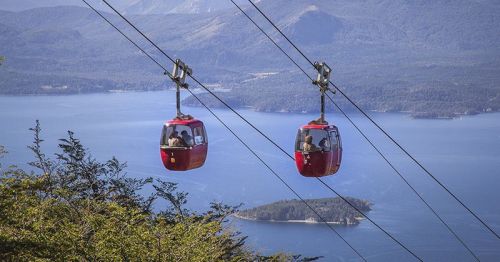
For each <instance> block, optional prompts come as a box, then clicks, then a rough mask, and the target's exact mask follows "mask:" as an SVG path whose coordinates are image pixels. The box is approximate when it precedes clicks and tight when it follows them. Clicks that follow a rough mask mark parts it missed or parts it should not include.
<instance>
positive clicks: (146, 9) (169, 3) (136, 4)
mask: <svg viewBox="0 0 500 262" xmlns="http://www.w3.org/2000/svg"><path fill="white" fill-rule="evenodd" d="M109 2H110V4H112V5H113V6H114V7H116V8H118V9H119V10H121V11H123V12H124V13H126V14H142V15H147V14H170V13H183V14H193V13H205V12H214V11H218V10H222V9H225V8H228V7H231V6H232V4H231V2H229V1H227V0H109ZM89 3H90V4H93V5H95V6H96V7H97V8H99V9H102V10H109V8H107V6H106V5H105V4H104V3H102V2H101V1H100V0H99V1H92V0H89ZM55 6H82V7H86V4H85V3H84V2H82V1H81V0H43V1H40V0H2V5H0V10H6V11H25V10H29V9H33V8H39V7H55Z"/></svg>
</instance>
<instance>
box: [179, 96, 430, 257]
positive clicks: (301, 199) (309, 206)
mask: <svg viewBox="0 0 500 262" xmlns="http://www.w3.org/2000/svg"><path fill="white" fill-rule="evenodd" d="M187 90H188V91H189V93H191V95H192V96H193V97H194V98H196V100H198V102H199V103H200V104H202V105H203V106H204V107H205V108H206V109H207V110H208V111H209V112H210V113H211V114H212V115H213V116H214V117H215V118H216V119H217V120H218V121H219V122H220V123H221V124H222V125H223V126H224V127H225V128H226V129H227V130H228V131H229V132H231V134H233V136H234V137H236V139H238V141H239V142H240V143H241V144H243V146H245V147H246V148H247V149H248V150H249V151H250V152H251V153H252V154H253V155H254V156H255V157H256V158H257V159H258V160H259V161H260V162H261V163H262V164H263V165H264V166H266V168H267V169H269V171H271V173H272V174H273V175H274V176H275V177H276V178H278V179H279V180H280V181H281V183H283V184H284V185H285V186H286V187H287V188H288V189H289V190H290V191H292V192H293V194H294V195H295V196H296V197H298V198H299V199H300V201H301V202H303V203H304V204H305V205H306V206H307V207H308V208H309V209H310V210H311V211H313V212H314V214H316V216H318V217H319V218H320V219H321V220H322V221H323V223H324V224H325V225H327V226H328V227H329V228H330V229H331V230H332V231H333V232H334V233H335V234H336V235H337V236H338V237H340V238H341V239H342V240H343V241H344V242H345V243H346V244H347V245H348V246H349V247H350V248H351V249H352V250H353V251H354V252H355V253H356V254H357V255H358V256H359V257H360V258H361V259H363V261H366V259H365V258H364V257H363V255H361V254H360V253H359V252H358V251H357V250H356V249H355V248H354V247H353V246H352V245H351V244H349V242H347V240H346V239H345V238H344V237H342V235H340V233H339V232H338V231H337V230H335V228H333V227H332V226H331V225H330V224H329V223H328V222H327V221H326V219H325V218H323V217H322V216H321V215H320V214H319V213H318V211H316V210H315V209H314V208H313V207H312V206H311V205H309V203H307V201H306V200H305V199H304V198H302V197H301V196H300V195H299V193H297V191H295V190H294V189H293V188H292V187H291V186H290V185H289V184H288V183H287V182H286V181H285V180H284V179H283V178H282V177H281V176H280V175H279V174H278V173H277V172H276V171H274V169H272V168H271V166H269V165H268V164H267V163H266V162H265V161H264V160H263V159H262V158H261V157H260V156H259V155H258V154H257V153H256V152H255V151H254V150H253V149H252V148H251V147H250V146H249V145H248V144H247V143H246V142H245V141H243V139H242V138H240V137H239V136H238V135H237V134H236V133H235V132H234V131H233V130H232V129H231V128H230V127H229V126H228V125H227V124H226V123H225V122H224V121H223V120H222V119H220V118H219V117H218V116H217V114H215V113H214V112H213V111H212V110H211V109H210V108H209V107H208V106H207V105H206V104H205V103H203V101H201V100H200V98H198V96H197V95H195V94H194V93H193V92H192V91H191V90H189V89H187ZM420 261H422V260H420Z"/></svg>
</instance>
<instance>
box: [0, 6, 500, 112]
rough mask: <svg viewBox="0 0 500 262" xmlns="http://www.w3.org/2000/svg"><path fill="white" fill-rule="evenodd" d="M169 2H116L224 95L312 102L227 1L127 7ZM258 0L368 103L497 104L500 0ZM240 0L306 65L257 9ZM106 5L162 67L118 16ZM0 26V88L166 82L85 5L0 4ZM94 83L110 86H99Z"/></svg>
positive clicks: (237, 101)
mask: <svg viewBox="0 0 500 262" xmlns="http://www.w3.org/2000/svg"><path fill="white" fill-rule="evenodd" d="M9 1H10V0H7V2H6V3H7V4H8V3H9ZM51 1H52V0H51ZM51 1H48V2H51ZM169 1H170V2H172V3H174V2H178V1H177V0H169ZM169 1H166V2H169ZM44 2H45V1H44ZM56 2H57V1H55V0H54V2H52V3H56ZM69 2H70V1H68V3H69ZM76 2H79V1H76ZM166 2H162V1H157V0H147V1H146V0H142V1H136V0H134V1H127V2H126V3H127V4H130V5H122V6H119V7H120V10H122V11H123V12H125V13H126V15H127V17H129V18H130V20H132V21H133V22H134V23H135V24H137V25H138V27H139V28H141V29H142V30H143V31H144V32H145V33H146V34H147V35H148V36H150V37H151V38H152V39H153V40H154V41H155V42H157V43H158V44H159V45H160V46H161V47H162V48H164V49H165V50H166V51H167V52H168V53H169V54H171V55H172V56H174V57H179V58H182V59H183V60H184V61H185V62H187V63H188V64H189V65H190V66H191V67H192V68H193V69H194V73H195V74H196V75H197V76H198V78H199V79H201V80H202V81H204V82H205V83H208V84H211V85H212V86H220V87H223V88H224V89H226V90H229V89H230V90H232V92H230V93H224V94H222V96H224V97H225V98H226V99H228V100H230V101H232V103H234V104H233V105H234V106H251V107H253V108H255V109H257V110H262V111H293V112H312V111H316V110H317V108H316V106H314V105H315V104H316V103H315V102H314V101H316V100H317V99H316V95H317V94H316V93H315V92H313V91H312V90H313V89H312V88H311V84H310V83H309V81H308V80H307V79H306V78H305V77H304V76H302V75H300V74H299V73H300V72H299V71H298V69H296V68H295V67H294V66H293V64H291V63H290V61H288V60H287V58H286V57H284V56H283V54H281V53H280V52H279V51H278V50H277V49H276V47H274V46H273V45H272V43H270V41H269V40H268V39H266V38H265V36H263V35H262V34H261V33H260V32H259V31H258V29H256V28H255V27H254V26H253V25H252V24H251V23H250V22H249V21H248V20H247V19H246V18H245V17H244V16H243V15H242V14H241V13H240V12H239V11H238V10H237V9H236V8H235V7H234V6H232V4H231V3H230V2H229V0H221V1H184V2H183V5H182V6H186V5H187V6H188V7H189V8H192V10H195V9H196V10H208V9H210V10H212V9H211V8H212V6H210V5H207V3H212V4H213V8H214V9H213V10H218V11H216V12H201V11H200V13H194V14H193V13H189V12H188V11H186V12H187V13H168V14H160V15H158V14H157V15H132V14H127V12H131V13H134V12H137V13H148V12H150V11H148V10H149V9H148V8H151V6H153V7H154V6H158V8H153V9H158V10H161V7H160V6H159V5H160V4H159V3H166ZM124 3H125V2H122V4H124ZM174 4H175V3H174ZM174 4H172V5H174ZM258 5H259V6H260V7H261V8H262V10H263V11H264V12H266V13H267V14H269V16H270V17H271V19H273V21H275V22H276V24H277V25H278V26H279V27H280V28H282V29H283V31H284V32H285V33H286V34H287V35H289V36H290V38H291V39H292V40H293V41H294V42H296V44H297V45H298V46H300V47H301V49H302V50H303V51H304V52H305V53H306V54H307V55H308V56H309V57H310V58H311V59H313V60H324V61H327V62H328V63H329V64H330V65H332V66H333V68H334V74H333V79H334V81H335V82H336V83H339V85H340V86H343V87H345V88H347V89H348V90H347V91H348V93H349V94H350V95H351V96H352V97H353V98H355V99H356V101H357V102H358V103H359V104H360V105H361V106H363V107H364V108H366V109H370V110H378V111H407V112H413V113H416V114H421V115H422V114H423V115H426V114H427V113H431V114H434V113H437V114H438V115H439V114H441V115H442V114H445V115H455V114H470V113H477V112H485V111H498V110H500V46H499V45H498V43H500V16H498V13H500V3H499V2H498V1H491V0H484V1H471V0H457V1H447V0H436V1H418V2H415V1H408V0H390V1H389V0H381V1H379V0H366V1H360V0H359V1H352V0H335V1H327V0H314V1H308V0H307V1H306V0H296V1H293V3H292V2H290V1H285V0H263V1H259V2H258ZM5 6H8V5H3V7H5ZM132 6H133V7H132ZM182 6H181V5H178V6H177V7H179V8H181V7H182ZM198 7H199V8H198ZM219 7H221V8H222V7H223V8H222V9H219ZM127 8H133V9H134V10H135V11H134V12H132V11H130V10H129V11H127V10H126V9H127ZM186 8H187V7H186ZM189 8H187V9H189ZM207 8H208V9H207ZM245 8H246V9H247V11H248V12H249V14H250V15H251V16H252V17H254V18H255V19H256V20H257V22H258V23H259V24H260V25H262V26H263V28H264V29H265V30H266V31H267V32H269V34H270V35H271V36H272V37H273V38H274V39H276V41H277V42H278V43H279V44H281V45H283V47H284V48H285V50H287V51H288V52H290V54H291V55H292V56H293V57H294V58H295V59H297V61H298V62H299V63H300V64H301V66H303V67H304V68H305V69H307V72H308V73H309V74H310V75H313V74H314V71H313V70H312V69H311V68H310V67H309V66H308V65H307V63H304V60H303V59H302V58H301V57H300V56H298V55H297V54H296V52H294V50H293V48H291V47H290V46H289V45H288V44H287V43H286V41H285V40H284V39H283V38H282V37H280V36H279V34H278V33H277V32H275V31H274V30H273V29H272V27H271V26H270V25H269V24H268V23H267V22H266V21H265V20H264V19H263V18H261V17H260V16H259V14H258V13H257V12H256V11H255V10H254V9H253V8H251V7H248V6H247V7H245ZM167 9H168V8H167ZM187 9H185V10H187ZM105 15H106V16H107V17H110V19H111V20H112V21H113V22H114V23H115V24H117V25H118V26H119V27H120V28H122V29H124V30H125V32H127V34H130V35H131V37H133V38H134V39H137V40H139V43H140V44H141V45H142V46H144V47H145V48H146V50H147V51H148V52H150V53H151V54H152V55H154V56H155V57H156V58H157V59H160V61H161V62H162V63H165V66H166V67H167V68H170V64H169V63H168V61H167V60H166V59H164V58H163V57H162V56H161V55H159V53H158V52H157V51H156V50H155V49H154V48H153V47H151V45H149V44H148V43H146V42H144V40H143V39H141V38H140V37H139V36H138V35H137V34H136V33H135V32H133V30H131V29H130V28H129V27H127V26H125V24H124V23H123V21H121V20H120V19H119V18H118V17H117V16H115V15H113V14H110V13H105ZM0 32H1V33H0V47H1V49H0V52H1V53H2V55H5V56H6V57H7V61H6V63H5V64H4V66H2V68H1V70H0V93H3V94H34V93H46V92H48V91H47V90H44V89H41V86H46V85H53V86H68V88H67V89H66V90H64V91H61V92H65V93H78V92H81V91H82V90H86V91H85V92H93V91H106V90H107V89H117V88H127V89H132V90H157V89H161V88H164V87H165V86H169V84H168V81H166V79H165V78H164V76H163V75H162V72H160V70H158V68H157V67H156V65H154V64H152V63H151V62H150V61H148V60H147V58H145V57H144V55H143V54H141V53H140V52H138V51H137V50H136V49H135V48H134V47H133V46H132V45H131V44H130V43H128V42H127V41H126V40H124V39H123V37H121V36H120V35H119V34H118V33H117V32H116V31H115V30H114V29H112V28H111V27H110V26H109V25H107V24H106V23H105V22H104V21H103V20H102V19H101V18H99V17H98V16H96V15H95V14H94V13H93V12H92V11H91V10H89V9H87V8H82V7H78V6H58V7H44V8H36V9H30V10H25V11H21V12H9V11H0ZM269 73H272V74H269ZM255 74H257V75H260V76H264V77H255ZM65 79H66V80H65ZM70 82H71V84H68V83H70ZM102 83H113V84H112V85H114V86H110V87H99V88H97V87H96V86H100V85H102ZM306 91H307V92H306ZM50 92H54V91H50ZM278 93H280V94H286V95H287V96H288V97H291V98H292V101H283V102H280V101H278V100H279V99H280V97H283V96H281V95H280V96H277V95H276V94H278ZM264 94H265V95H264ZM269 97H277V98H276V99H277V101H274V102H273V101H269ZM305 101H307V102H305ZM339 102H340V103H341V104H342V103H344V102H345V101H342V100H341V99H340V100H339ZM193 104H195V103H193ZM213 105H216V103H213ZM291 105H294V106H291Z"/></svg>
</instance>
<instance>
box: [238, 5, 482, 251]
mask: <svg viewBox="0 0 500 262" xmlns="http://www.w3.org/2000/svg"><path fill="white" fill-rule="evenodd" d="M230 1H231V2H232V3H233V4H234V5H235V6H236V7H237V8H238V9H239V10H240V11H241V12H242V13H243V14H244V15H245V16H246V17H247V18H248V19H249V20H250V21H251V22H252V23H253V24H254V25H255V26H256V27H257V28H258V29H259V30H260V31H261V32H262V33H263V34H264V35H265V36H266V37H267V38H268V39H269V40H270V41H271V42H272V43H273V44H274V45H275V46H276V47H277V48H278V49H279V50H280V51H281V52H282V53H283V54H285V56H287V57H288V58H289V59H290V61H291V62H292V63H293V64H295V65H296V66H297V67H298V68H299V69H300V71H302V72H303V73H304V75H305V76H307V77H308V78H309V79H310V80H311V81H313V79H312V78H311V77H310V76H309V74H307V73H306V72H305V70H304V69H303V68H302V67H301V66H300V65H298V63H297V62H295V60H293V59H292V58H291V56H290V55H288V53H286V51H284V50H283V48H281V46H279V45H278V44H277V43H276V41H274V40H273V39H272V38H271V37H270V36H269V34H267V33H266V32H265V31H264V30H263V29H262V27H260V26H259V25H258V24H257V23H256V22H255V21H254V20H253V19H252V18H251V17H250V16H249V15H248V14H247V13H246V12H245V11H244V10H243V9H242V8H241V7H240V6H239V5H238V4H236V3H235V2H234V1H233V0H230ZM327 96H328V98H329V99H330V100H331V101H332V102H333V104H334V105H335V106H336V107H337V108H338V109H339V111H341V112H342V114H343V115H344V116H345V117H346V118H347V119H348V120H349V122H350V123H351V124H352V125H353V126H354V127H355V128H356V129H357V130H358V132H360V133H361V135H363V137H364V138H365V139H366V140H367V141H368V142H369V143H370V145H371V146H372V147H373V148H374V149H375V150H376V151H377V152H378V153H379V154H380V155H381V156H382V158H383V159H384V160H385V161H386V162H387V163H388V164H389V166H390V167H391V168H392V169H393V170H394V171H395V172H396V173H397V174H398V175H399V176H400V177H401V179H403V181H404V182H405V183H406V184H407V185H408V186H409V187H410V189H412V190H413V192H414V193H415V194H416V195H417V196H418V197H419V198H420V199H421V200H422V201H423V202H424V203H425V205H426V206H427V207H429V209H430V210H431V212H432V213H434V214H435V215H436V217H437V218H438V219H439V220H440V221H441V222H442V223H443V224H444V225H445V227H446V228H447V229H448V230H449V231H450V232H451V233H452V235H453V236H454V237H455V238H456V239H457V240H458V241H459V242H460V243H461V244H462V245H463V246H464V247H465V248H466V249H467V250H468V251H469V253H471V255H472V256H473V257H474V258H475V259H476V260H479V259H478V257H477V256H476V255H475V254H474V252H472V250H471V249H470V248H469V247H468V246H467V245H466V244H465V242H464V241H463V240H462V239H461V238H460V237H459V236H458V235H457V234H456V233H455V232H454V231H453V230H452V229H451V227H450V226H449V225H448V224H447V223H446V222H445V221H444V220H443V219H442V218H441V217H440V216H439V215H438V214H437V213H436V211H435V210H434V209H433V208H432V207H431V206H430V205H429V204H428V203H427V202H426V201H425V200H424V199H423V198H422V197H421V196H420V195H419V193H418V192H417V191H416V190H415V189H414V188H413V187H412V186H411V185H410V184H409V182H408V181H407V180H406V179H405V178H404V177H403V176H402V175H401V173H400V172H399V171H398V170H397V169H396V168H395V167H394V166H393V165H392V163H391V162H389V160H388V159H387V158H386V157H385V156H384V155H383V154H382V152H381V151H380V150H379V149H378V148H377V147H376V146H375V145H374V144H373V143H372V142H371V140H370V139H369V138H368V137H367V136H366V135H365V134H364V133H363V132H362V131H361V130H360V129H359V128H358V126H357V125H356V124H355V123H354V122H353V121H352V120H351V119H350V117H349V116H348V115H347V114H346V113H345V112H344V111H343V110H342V109H341V108H340V107H339V106H338V105H337V104H336V103H335V102H334V101H333V99H332V98H331V97H330V96H329V95H328V94H327ZM277 147H278V148H279V149H280V150H281V151H282V152H284V153H285V154H286V155H287V156H288V157H290V158H291V159H292V160H294V161H295V158H294V157H293V156H291V155H290V154H289V153H288V152H286V151H285V150H284V149H283V148H281V147H280V146H277ZM317 179H318V180H319V181H320V182H321V183H322V184H323V185H324V186H325V187H327V188H328V189H329V190H330V191H332V192H333V193H334V194H336V195H337V196H339V197H341V198H343V197H342V196H341V195H339V194H338V193H337V192H336V191H335V190H334V189H333V188H331V187H330V186H329V185H328V184H326V183H325V182H324V181H323V180H321V179H319V178H317ZM344 201H346V202H348V201H347V199H344ZM348 203H349V202H348ZM349 204H350V203H349ZM351 206H352V207H353V208H355V209H357V208H356V207H355V206H353V205H351ZM357 211H358V212H359V213H361V214H362V215H363V216H364V217H366V218H367V219H368V220H371V219H370V218H368V217H367V216H366V215H365V214H364V213H363V212H361V211H359V210H357ZM371 222H372V223H373V224H374V225H376V226H377V227H379V226H378V225H377V224H376V223H375V222H373V221H371ZM379 228H380V227H379ZM380 229H381V230H382V231H385V230H383V229H382V228H380ZM384 233H386V234H388V233H387V232H384ZM389 237H391V238H393V237H392V236H391V235H389Z"/></svg>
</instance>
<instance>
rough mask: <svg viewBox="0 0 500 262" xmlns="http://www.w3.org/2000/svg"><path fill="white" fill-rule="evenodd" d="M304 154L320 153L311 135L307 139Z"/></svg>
mask: <svg viewBox="0 0 500 262" xmlns="http://www.w3.org/2000/svg"><path fill="white" fill-rule="evenodd" d="M302 150H303V151H304V152H315V151H318V147H316V145H315V144H313V137H312V136H311V135H307V136H306V137H305V141H304V145H303V149H302Z"/></svg>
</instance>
